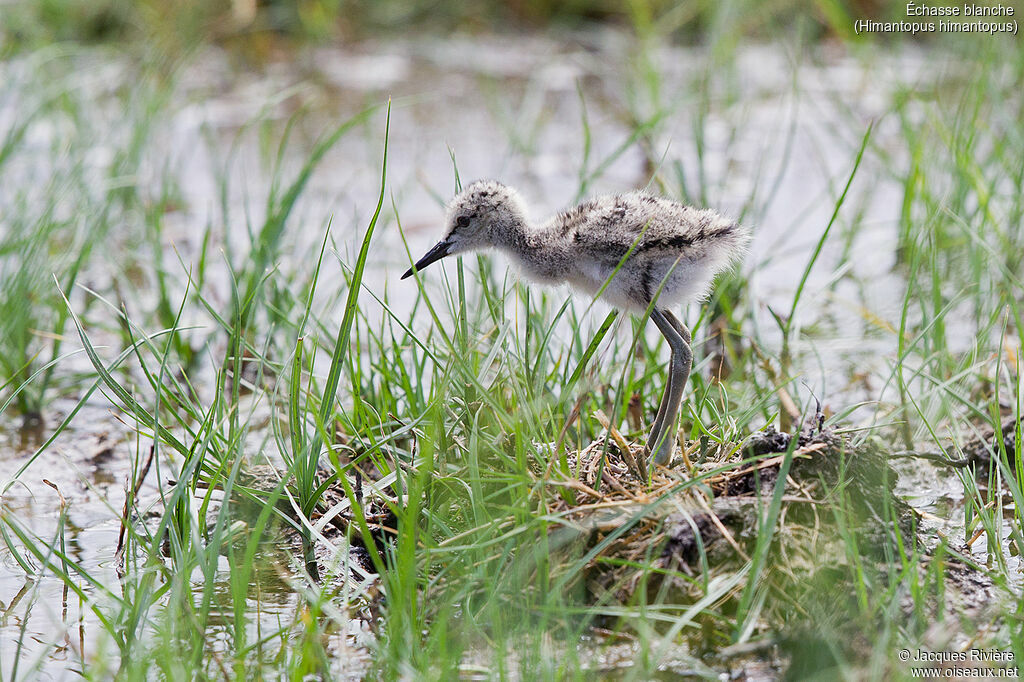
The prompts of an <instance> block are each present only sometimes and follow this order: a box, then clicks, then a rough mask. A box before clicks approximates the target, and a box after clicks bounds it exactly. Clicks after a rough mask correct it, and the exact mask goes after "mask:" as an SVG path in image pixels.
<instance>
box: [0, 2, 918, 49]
mask: <svg viewBox="0 0 1024 682" xmlns="http://www.w3.org/2000/svg"><path fill="white" fill-rule="evenodd" d="M0 12H2V13H3V15H4V16H3V22H2V29H0V30H2V35H3V39H4V50H5V51H11V50H22V49H30V48H32V47H34V46H38V45H40V44H45V43H49V42H52V41H66V40H73V41H81V42H98V41H111V40H141V41H147V42H150V41H156V43H157V44H159V45H163V46H165V47H168V48H178V49H180V48H183V47H188V46H191V45H193V44H196V43H202V42H208V41H217V42H227V43H231V42H237V41H243V42H245V43H247V44H249V45H251V46H254V47H256V49H257V50H258V49H259V45H260V44H261V43H267V42H268V41H271V42H272V41H275V40H281V39H285V40H298V41H330V40H338V39H342V40H354V39H361V38H366V37H376V36H381V35H396V34H405V33H409V32H413V31H415V32H433V33H444V32H448V31H467V32H477V31H495V30H499V31H516V30H537V29H541V28H547V27H550V28H557V29H559V30H571V29H575V28H580V27H582V26H585V25H587V24H592V23H594V22H607V23H611V24H615V25H623V26H627V27H632V28H634V29H636V30H637V32H638V33H640V34H657V35H660V36H662V37H671V38H673V39H675V40H677V41H680V42H684V43H694V42H702V41H707V40H708V38H709V37H710V38H713V37H714V36H715V35H716V34H718V33H722V32H724V33H727V34H728V35H729V36H731V37H734V38H735V37H741V36H742V37H751V38H757V39H763V40H771V39H774V38H777V37H779V35H780V33H781V34H787V33H790V32H793V31H799V32H803V33H807V34H809V36H810V37H812V38H819V39H822V38H830V37H838V38H843V39H850V38H853V37H854V34H853V30H852V26H853V21H854V20H855V19H858V18H870V19H879V20H899V19H905V18H906V5H905V3H900V2H890V3H886V2H879V1H878V0H856V1H847V2H843V1H842V0H813V1H810V2H808V1H807V0H776V1H774V2H757V1H754V0H730V1H727V2H724V3H723V2H718V1H717V0H698V1H696V2H682V3H681V2H674V1H671V0H630V1H627V2H617V1H612V0H570V1H569V2H561V1H558V2H556V1H555V0H512V1H510V2H496V1H493V0H491V1H478V2H468V3H467V2H457V1H454V0H434V1H432V2H415V3H414V2H407V1H405V0H212V1H209V2H207V1H202V0H176V1H175V2H162V1H161V0H14V1H13V2H7V3H4V4H0ZM722 24H728V26H727V28H725V27H723V26H722ZM723 28H725V30H724V31H723Z"/></svg>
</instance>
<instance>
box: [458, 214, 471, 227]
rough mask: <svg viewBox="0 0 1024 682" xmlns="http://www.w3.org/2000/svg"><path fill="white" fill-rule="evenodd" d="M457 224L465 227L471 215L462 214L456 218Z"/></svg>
mask: <svg viewBox="0 0 1024 682" xmlns="http://www.w3.org/2000/svg"><path fill="white" fill-rule="evenodd" d="M455 224H456V225H458V226H459V227H465V226H466V225H469V216H468V215H460V216H459V217H458V218H456V219H455Z"/></svg>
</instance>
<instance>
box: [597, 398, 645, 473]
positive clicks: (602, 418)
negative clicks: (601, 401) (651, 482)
mask: <svg viewBox="0 0 1024 682" xmlns="http://www.w3.org/2000/svg"><path fill="white" fill-rule="evenodd" d="M594 416H595V417H597V421H599V422H600V423H601V426H603V427H604V428H605V429H607V431H608V434H609V435H610V436H611V437H612V440H614V441H615V444H616V445H618V446H619V451H620V452H621V453H622V459H623V460H625V462H626V464H627V465H628V466H629V467H630V468H631V469H632V470H633V473H634V474H636V476H637V478H639V479H640V480H641V481H642V480H644V479H645V478H646V474H645V473H644V468H643V467H642V466H641V463H640V462H638V461H637V459H636V457H634V456H633V451H632V450H631V449H630V447H629V443H627V442H626V439H625V438H623V437H622V434H621V433H619V430H618V429H616V428H615V427H614V426H612V423H611V421H610V420H609V419H608V416H607V415H605V413H604V412H602V411H601V410H598V411H596V412H595V413H594ZM642 457H643V456H642V455H641V458H642Z"/></svg>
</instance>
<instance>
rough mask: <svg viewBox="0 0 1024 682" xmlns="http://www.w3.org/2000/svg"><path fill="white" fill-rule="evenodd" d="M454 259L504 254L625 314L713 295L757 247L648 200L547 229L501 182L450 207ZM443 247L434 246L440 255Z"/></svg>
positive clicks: (623, 200)
mask: <svg viewBox="0 0 1024 682" xmlns="http://www.w3.org/2000/svg"><path fill="white" fill-rule="evenodd" d="M447 223H448V225H447V227H448V230H447V233H446V237H445V239H444V240H442V242H441V243H440V244H439V246H441V245H444V247H445V249H446V253H459V252H463V251H470V250H479V249H487V248H495V249H498V250H500V251H502V252H504V253H506V254H507V255H508V256H509V257H510V258H511V259H512V260H513V261H515V262H516V263H517V264H518V265H519V266H520V267H521V269H522V270H523V271H524V273H525V274H526V275H527V276H528V277H530V278H531V279H534V280H538V281H541V282H546V283H559V282H566V283H568V284H570V285H572V286H573V287H574V288H576V289H578V290H580V291H582V292H583V293H585V294H588V295H590V296H596V295H597V294H598V293H599V291H601V287H602V286H603V285H604V284H605V282H606V281H607V280H609V278H611V280H610V281H609V283H608V286H607V287H606V288H605V289H604V291H603V292H601V296H602V297H603V298H604V299H606V300H608V301H609V302H610V303H612V304H613V305H616V306H620V307H624V308H629V309H632V310H641V309H645V308H647V307H648V304H650V302H651V301H652V300H654V299H655V298H657V301H658V302H657V305H658V307H659V308H665V307H669V306H672V305H675V304H679V303H682V302H684V301H687V300H693V299H698V298H700V297H702V296H704V295H705V294H706V292H707V290H708V288H709V287H710V284H711V281H712V280H713V279H714V276H715V275H716V274H717V273H718V272H720V271H721V270H723V269H724V268H726V267H727V266H728V265H729V264H730V263H731V262H733V261H735V260H737V259H739V258H740V256H742V254H743V252H744V250H745V248H746V245H747V243H748V241H749V239H750V235H749V233H748V231H747V230H746V229H745V228H744V227H743V226H741V225H739V224H738V223H736V222H735V221H732V220H729V219H727V218H724V217H722V216H721V215H719V214H718V213H716V212H715V211H712V210H709V209H697V208H693V207H691V206H686V205H684V204H680V203H678V202H675V201H671V200H669V199H664V198H662V197H656V196H653V195H650V194H646V193H644V192H630V193H628V194H621V195H617V196H603V197H597V198H594V199H590V200H588V201H585V202H583V203H581V204H580V205H578V206H576V207H574V208H571V209H569V210H567V211H565V212H563V213H559V214H558V215H556V216H554V217H553V218H551V219H550V220H548V221H547V222H545V223H542V224H540V225H534V224H531V223H530V221H529V219H528V218H527V215H526V208H525V204H524V202H523V201H522V199H521V198H520V197H519V194H518V193H517V192H516V191H515V190H513V189H511V188H509V187H506V186H505V185H502V184H501V183H498V182H494V181H478V182H474V183H472V184H470V185H468V186H467V187H466V188H465V189H464V190H463V191H462V192H460V193H459V194H458V195H456V196H455V198H453V199H452V201H451V202H450V204H449V208H448V216H447ZM436 248H438V247H435V249H436Z"/></svg>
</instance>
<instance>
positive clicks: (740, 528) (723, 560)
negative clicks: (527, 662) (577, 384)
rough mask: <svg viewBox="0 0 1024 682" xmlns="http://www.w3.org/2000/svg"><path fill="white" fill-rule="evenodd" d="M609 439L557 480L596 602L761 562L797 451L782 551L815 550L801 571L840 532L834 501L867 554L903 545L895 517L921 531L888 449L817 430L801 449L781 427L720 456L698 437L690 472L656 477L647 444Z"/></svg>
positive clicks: (572, 460)
mask: <svg viewBox="0 0 1024 682" xmlns="http://www.w3.org/2000/svg"><path fill="white" fill-rule="evenodd" d="M609 433H610V435H608V436H604V437H602V438H599V439H598V440H597V441H595V442H594V443H592V444H591V445H590V446H588V447H587V448H585V449H584V450H582V451H580V452H578V453H571V454H569V455H568V456H567V458H566V461H565V464H567V465H568V466H567V467H565V466H552V467H549V469H550V475H549V476H548V478H547V481H548V486H547V489H548V491H549V494H548V495H547V505H546V506H547V511H548V513H549V514H550V515H551V517H552V518H558V519H560V520H563V522H564V525H563V526H561V527H559V529H558V530H556V531H554V532H556V533H562V534H566V533H572V532H575V533H576V536H575V538H574V541H573V542H571V543H561V546H564V547H571V548H572V549H573V550H575V551H579V550H580V549H583V550H584V552H583V555H585V556H589V557H590V558H589V559H588V560H587V562H586V566H585V569H584V570H583V571H582V572H580V576H581V579H582V580H584V581H585V583H586V591H587V594H588V595H589V597H588V600H590V601H607V600H609V599H610V600H612V601H615V602H619V603H628V602H630V601H631V600H633V598H634V596H635V594H636V591H637V589H638V588H639V587H640V586H643V587H644V589H648V590H650V589H652V588H655V589H658V590H664V589H665V588H668V589H670V590H681V591H682V592H687V593H688V592H690V590H691V588H693V587H694V586H695V583H694V582H693V581H690V580H687V579H686V578H685V577H683V576H695V575H697V574H699V573H701V572H702V571H707V570H711V571H717V570H721V569H729V568H735V567H738V566H740V565H742V564H743V563H745V562H747V561H749V558H750V555H751V553H752V551H753V549H754V545H755V543H756V541H757V537H758V533H759V528H760V523H761V519H762V517H763V515H764V513H765V511H766V509H767V508H768V505H769V504H770V502H771V500H772V497H773V495H774V494H775V491H776V484H777V482H778V477H779V474H780V468H781V466H782V464H783V461H784V460H785V459H786V456H787V455H786V453H787V451H788V449H789V448H790V447H792V448H793V453H792V463H791V466H790V468H789V472H788V475H787V478H786V482H785V485H784V488H783V491H782V497H781V510H780V515H779V527H780V528H781V529H784V530H783V531H782V533H781V534H782V536H783V537H780V538H779V540H778V544H782V545H784V546H783V547H782V549H781V550H780V551H782V552H787V553H790V554H794V553H795V555H799V554H800V553H801V552H803V553H805V556H804V557H803V558H804V560H803V561H801V560H800V559H799V558H798V557H796V558H794V556H789V557H788V559H789V560H790V561H789V564H790V565H793V564H796V565H801V564H802V565H804V566H806V567H807V568H808V569H809V570H810V569H812V568H813V566H814V565H815V563H820V561H819V562H815V561H814V560H813V558H814V556H818V555H819V554H820V552H821V551H822V545H823V543H827V542H834V537H835V534H834V533H832V532H824V531H826V530H827V529H828V527H829V526H830V525H831V524H834V522H835V520H834V519H835V517H834V513H833V511H832V507H830V506H828V505H834V504H835V503H836V499H835V496H836V494H837V491H839V493H838V494H841V495H842V496H843V499H844V502H846V503H847V504H846V505H845V506H846V507H847V508H848V510H850V511H851V512H852V514H851V518H852V519H855V523H854V527H853V529H852V531H853V532H854V533H857V534H858V536H859V537H860V538H861V539H862V544H863V545H864V547H865V548H866V551H868V552H871V551H872V548H874V549H875V550H877V549H878V548H880V547H882V546H884V545H889V546H891V544H890V542H889V541H891V540H892V539H893V538H892V537H890V536H891V535H893V534H894V533H895V531H894V529H893V524H892V521H891V519H892V518H893V514H894V513H895V516H896V518H898V519H899V521H900V522H899V531H900V532H901V533H913V522H912V519H913V517H912V513H911V512H910V509H909V508H908V507H907V506H906V505H905V504H904V503H902V502H901V501H900V500H899V499H898V498H897V497H896V496H895V494H894V490H893V485H894V483H895V479H896V475H895V473H894V472H893V471H892V470H891V469H890V467H889V465H888V462H887V460H886V458H885V456H884V454H883V453H882V452H881V451H880V450H878V449H876V448H873V447H870V446H860V447H857V448H855V447H853V446H852V445H851V444H850V443H849V442H848V441H847V440H846V439H845V438H843V437H841V436H840V435H838V434H837V433H835V432H834V431H831V430H828V429H820V428H818V429H807V430H805V431H804V432H802V433H800V434H798V435H797V436H796V439H797V442H796V443H793V444H792V445H791V441H792V439H793V438H794V436H791V435H790V434H784V433H778V432H776V431H774V430H773V429H769V430H767V431H764V432H761V433H757V434H754V435H753V436H751V437H750V438H748V439H747V440H746V441H745V442H743V443H728V444H723V445H720V446H718V447H716V448H714V450H713V452H709V451H708V448H707V444H706V443H704V444H701V443H698V442H691V443H688V444H686V446H685V447H684V448H682V453H681V454H682V460H683V462H682V464H681V465H679V464H677V465H676V466H674V467H671V468H666V467H660V466H658V467H655V471H654V472H653V473H652V475H651V477H650V481H648V480H646V476H644V474H643V469H642V463H643V460H644V450H643V447H642V446H639V445H636V444H630V443H627V442H626V441H625V440H624V439H623V438H622V437H621V435H619V434H618V433H616V432H615V431H614V429H610V430H609ZM698 453H699V454H700V456H699V457H698V458H697V462H698V464H693V463H692V461H691V459H693V458H694V457H695V456H696V455H698ZM566 529H569V530H566ZM812 555H814V556H812ZM568 565H569V566H572V567H573V570H575V568H576V566H573V562H571V561H570V562H568ZM665 580H668V581H669V582H670V584H669V585H667V586H666V585H664V581H665ZM697 592H699V590H698V591H697ZM697 592H694V594H696V593H697ZM675 598H681V599H684V600H685V595H680V594H676V595H675Z"/></svg>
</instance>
